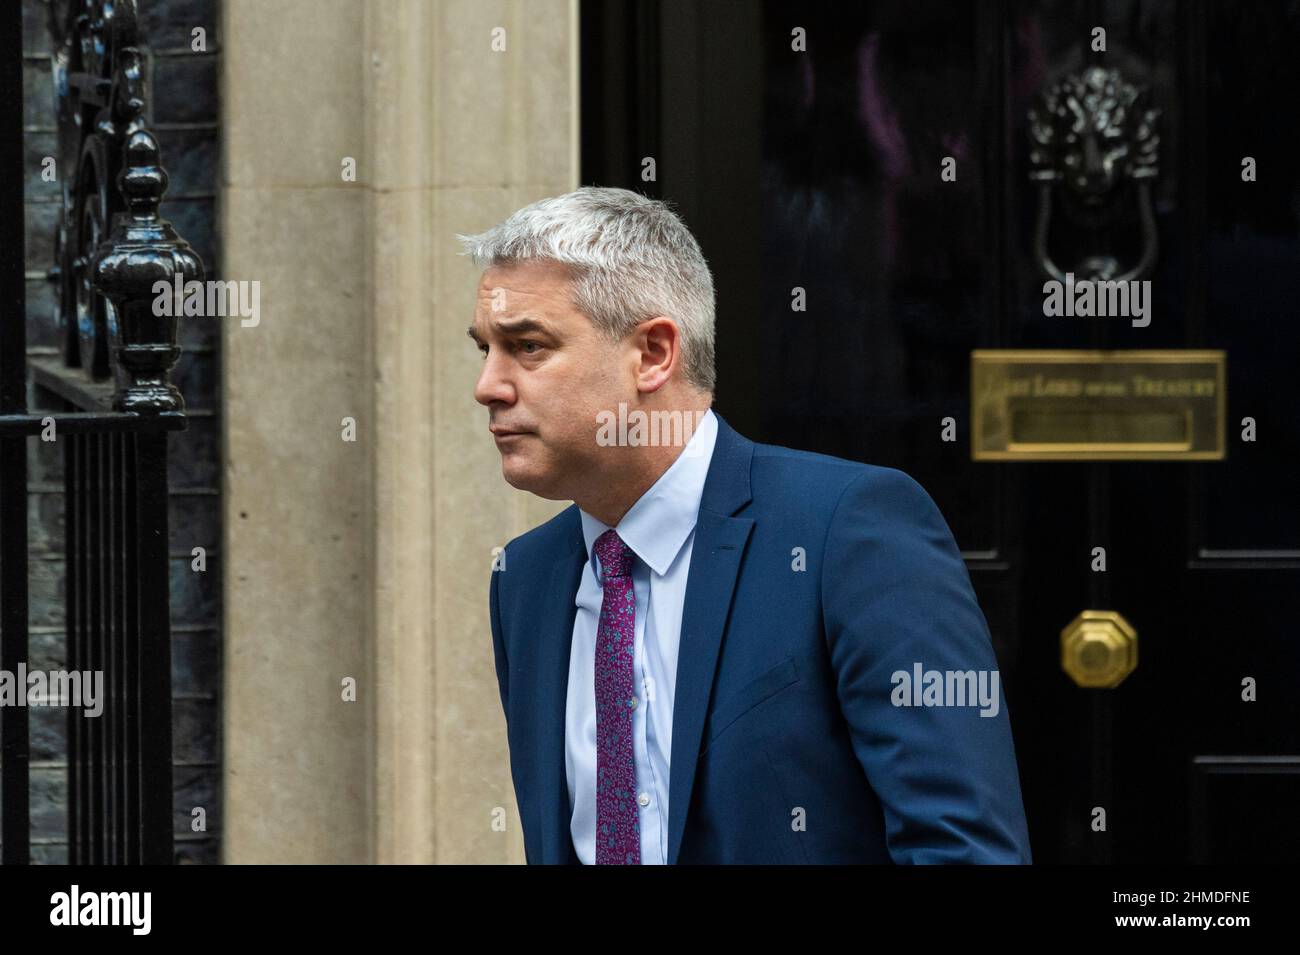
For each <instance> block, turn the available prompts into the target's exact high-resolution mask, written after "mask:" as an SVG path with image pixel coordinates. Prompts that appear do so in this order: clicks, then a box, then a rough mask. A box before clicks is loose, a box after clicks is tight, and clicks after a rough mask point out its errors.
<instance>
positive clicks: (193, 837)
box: [22, 0, 221, 863]
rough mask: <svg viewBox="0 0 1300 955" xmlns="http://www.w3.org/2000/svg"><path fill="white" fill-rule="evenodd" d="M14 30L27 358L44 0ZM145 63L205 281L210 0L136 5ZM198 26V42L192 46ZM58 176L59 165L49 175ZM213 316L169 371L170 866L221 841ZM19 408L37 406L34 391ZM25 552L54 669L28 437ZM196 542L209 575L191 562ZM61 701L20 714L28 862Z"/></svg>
mask: <svg viewBox="0 0 1300 955" xmlns="http://www.w3.org/2000/svg"><path fill="white" fill-rule="evenodd" d="M22 2H23V26H24V42H23V51H24V64H23V65H24V83H25V106H26V111H25V118H24V127H23V135H24V141H25V146H26V156H27V161H26V174H27V188H26V199H27V204H26V213H27V223H26V224H27V229H26V231H27V329H28V331H27V334H28V352H29V353H30V354H42V353H43V354H49V353H53V352H55V351H56V350H57V340H58V339H57V330H56V326H55V322H54V317H53V308H54V304H53V297H52V290H51V288H50V286H49V285H48V284H47V282H46V281H45V272H46V269H48V268H49V266H50V264H51V262H52V260H53V247H54V244H53V237H54V225H55V222H56V221H57V215H58V209H59V205H58V203H59V195H60V188H61V187H60V185H59V184H58V183H47V182H42V181H41V178H40V170H41V159H42V157H44V156H52V155H55V151H56V146H55V143H56V135H55V129H54V115H55V114H54V100H53V90H52V86H51V76H50V58H49V57H50V43H49V38H48V35H47V33H46V5H45V3H44V2H42V0H22ZM139 7H140V13H141V16H142V18H143V20H144V25H145V29H146V31H147V33H146V37H147V41H148V43H149V46H150V48H151V55H150V58H149V73H148V77H149V83H148V90H149V94H150V114H149V121H150V123H149V124H150V128H151V129H152V130H153V131H154V132H155V133H156V134H157V136H158V140H159V143H160V144H161V146H162V159H163V164H164V166H166V168H167V171H168V173H169V174H170V177H171V184H170V187H169V189H168V192H167V197H166V200H165V201H164V202H163V205H162V215H163V216H164V218H167V219H170V220H171V221H172V222H173V223H174V224H175V226H176V228H177V230H178V231H179V232H180V234H181V235H182V236H184V237H185V238H186V239H187V240H188V241H189V242H190V244H191V245H193V246H194V248H195V250H196V251H197V252H198V253H199V255H201V256H202V257H203V262H204V265H205V266H206V267H207V276H208V277H209V278H220V263H219V262H218V261H217V234H216V226H217V222H216V193H217V175H218V170H219V163H218V157H219V149H220V130H219V128H218V111H219V107H220V104H219V102H218V97H217V75H218V68H219V65H220V63H219V58H220V56H221V47H220V37H219V36H218V34H217V24H218V20H219V16H218V14H219V0H139ZM196 27H202V28H203V29H204V30H205V31H206V33H207V36H206V47H207V49H206V51H205V52H194V51H193V50H191V31H192V30H193V29H194V28H196ZM59 173H60V175H62V174H63V170H59ZM218 321H220V320H219V319H182V320H181V324H180V328H181V332H180V335H181V343H182V345H183V346H184V352H183V355H182V357H181V360H180V363H179V364H178V365H177V367H176V369H175V370H174V373H173V380H174V381H175V382H176V385H177V387H179V388H180V389H181V392H182V393H183V394H184V396H185V403H186V405H187V408H188V410H189V414H190V421H189V430H188V431H186V432H184V433H182V434H173V435H172V436H171V438H170V439H169V440H170V448H169V450H170V467H169V484H170V486H171V499H170V501H169V504H168V512H169V519H170V527H171V601H172V606H171V621H172V681H173V691H172V701H173V713H174V716H173V732H174V742H173V748H172V761H173V766H174V767H175V788H174V797H173V798H174V802H173V806H174V818H175V833H176V859H177V861H178V862H197V863H215V862H217V861H218V859H219V843H220V838H221V806H220V798H221V577H220V574H221V555H220V552H219V549H220V544H221V501H220V491H221V472H220V461H221V457H220V454H221V449H220V420H219V418H218V414H219V411H220V408H221V397H220V393H219V384H220V370H219V369H220V366H219V364H218V362H219V359H220V345H221V340H220V326H219V325H218V324H217V322H218ZM28 401H29V407H31V408H33V409H37V408H40V407H41V404H40V401H39V399H38V396H37V395H36V394H35V393H29V395H28ZM28 449H29V456H30V461H31V467H30V471H29V478H28V491H29V495H28V506H29V515H30V516H29V521H30V536H31V542H32V559H31V601H30V608H31V609H30V623H31V658H32V659H31V664H30V666H31V667H33V668H41V669H58V668H62V667H63V666H64V633H63V621H64V612H63V597H64V589H63V588H64V579H63V570H64V568H63V557H62V553H61V551H62V540H63V494H62V471H61V467H60V460H59V455H58V454H57V452H56V451H55V450H54V447H53V446H52V445H51V444H50V443H47V442H42V441H40V440H39V439H37V438H32V439H30V441H29V442H28ZM194 547H203V548H204V549H205V550H206V551H207V570H206V572H203V573H199V572H196V571H193V570H191V562H192V556H191V552H192V549H193V548H194ZM66 717H67V711H66V710H65V709H63V708H55V707H50V708H42V707H36V708H33V709H32V710H31V711H30V718H31V733H32V764H31V793H32V800H31V801H32V861H33V862H37V863H61V862H66V861H67V841H66V840H67V813H66V798H65V797H66V785H67V778H66V769H65V766H64V758H65V752H66V750H65V745H66V738H65V737H66V734H65V722H66ZM196 806H201V807H203V808H204V809H205V811H206V813H207V831H206V832H197V833H196V832H193V831H192V827H191V818H192V810H193V809H194V807H196Z"/></svg>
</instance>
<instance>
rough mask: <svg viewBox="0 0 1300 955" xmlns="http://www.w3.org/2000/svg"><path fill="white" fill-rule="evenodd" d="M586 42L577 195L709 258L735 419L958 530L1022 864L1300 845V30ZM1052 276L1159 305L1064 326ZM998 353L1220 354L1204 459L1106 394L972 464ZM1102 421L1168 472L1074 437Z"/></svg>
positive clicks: (876, 15) (1230, 24)
mask: <svg viewBox="0 0 1300 955" xmlns="http://www.w3.org/2000/svg"><path fill="white" fill-rule="evenodd" d="M583 25H584V30H583V70H584V79H583V130H584V145H583V182H584V183H586V184H599V185H619V186H625V187H628V188H634V189H638V190H640V191H643V192H646V193H648V194H651V195H657V196H661V197H663V198H667V199H670V200H672V201H673V202H674V203H675V205H676V206H677V207H678V208H679V209H680V210H681V211H682V213H683V215H684V217H685V218H686V220H687V222H688V223H689V224H690V226H691V227H692V229H693V230H694V231H695V232H696V234H697V236H698V237H699V238H700V241H701V244H702V246H703V248H704V252H705V255H706V256H707V257H708V258H709V261H710V263H711V265H712V266H713V268H714V271H715V275H716V278H717V287H718V296H719V302H718V380H719V389H718V394H717V407H718V409H719V410H720V411H721V412H722V413H723V414H725V415H727V417H728V419H729V420H731V421H733V422H734V423H735V424H736V425H737V426H738V427H739V428H740V429H741V430H742V432H744V433H746V434H748V435H749V436H751V437H753V438H755V439H757V440H761V441H767V442H771V443H776V444H785V445H790V446H794V447H801V448H808V449H811V450H816V451H822V452H825V453H830V454H836V455H840V456H843V457H847V458H853V459H856V460H860V461H866V462H870V463H874V464H883V465H889V466H894V467H899V468H902V469H904V470H905V471H907V472H908V473H910V474H912V475H913V476H914V477H915V478H917V480H919V481H920V482H921V483H922V484H923V485H924V486H925V487H926V488H927V489H928V490H929V491H930V493H931V494H932V495H933V496H934V498H935V499H936V501H937V502H938V504H939V506H940V508H941V509H942V510H943V512H944V514H945V516H946V517H947V519H948V522H949V524H950V526H951V527H952V530H953V532H954V535H955V537H956V539H957V542H958V544H959V546H960V547H961V548H962V551H963V553H964V555H965V556H966V560H967V566H968V568H969V570H970V573H971V577H972V580H973V582H974V584H975V587H976V590H977V592H978V594H979V597H980V601H981V605H982V606H983V608H984V612H985V615H986V616H987V618H988V621H989V626H990V630H991V632H992V634H993V638H994V642H995V645H996V648H997V651H998V656H999V661H1000V666H1001V668H1002V677H1003V685H1004V686H1005V688H1006V692H1007V696H1008V701H1009V707H1010V714H1011V720H1012V725H1013V728H1014V732H1015V738H1016V746H1017V756H1018V759H1019V765H1020V771H1021V778H1022V783H1023V791H1024V795H1025V802H1026V811H1027V812H1028V815H1029V825H1030V835H1031V838H1032V841H1033V850H1034V856H1035V860H1036V861H1038V862H1047V863H1052V862H1114V863H1134V862H1161V861H1163V862H1182V861H1189V862H1196V861H1206V862H1229V861H1241V862H1267V861H1291V860H1293V859H1294V858H1295V857H1296V854H1297V851H1300V822H1297V820H1296V819H1295V815H1294V812H1293V811H1292V810H1293V807H1294V806H1296V805H1298V804H1300V739H1298V738H1297V737H1298V736H1300V703H1298V702H1297V692H1296V691H1297V688H1298V687H1300V626H1298V622H1300V500H1298V499H1297V498H1298V495H1297V486H1298V485H1297V475H1296V471H1295V462H1296V461H1297V460H1300V454H1297V453H1296V452H1297V449H1298V447H1300V397H1297V391H1296V386H1295V379H1296V377H1297V372H1298V371H1300V325H1298V324H1297V321H1296V315H1295V314H1294V312H1295V308H1296V304H1295V303H1296V302H1298V301H1300V170H1298V168H1297V163H1296V158H1295V157H1296V156H1297V155H1300V135H1298V134H1297V127H1296V123H1295V121H1294V100H1295V96H1296V94H1297V92H1300V9H1298V8H1297V7H1296V6H1295V5H1294V4H1291V3H1285V2H1281V0H1278V2H1271V0H1270V2H1262V3H1258V4H1241V3H1235V2H1232V0H1218V2H1203V3H1196V2H1183V3H1175V2H1172V0H1166V2H1107V3H1090V2H1082V0H1080V2H1018V3H1016V2H991V0H979V2H975V0H969V2H965V3H962V2H955V0H935V2H922V0H895V2H877V3H872V4H861V5H832V4H827V5H824V6H817V5H810V4H807V3H778V2H770V3H763V4H750V3H728V2H718V3H704V4H694V3H685V2H664V3H647V2H640V3H632V4H626V5H624V4H614V3H607V2H590V0H589V2H587V3H584V9H583ZM647 158H650V159H653V163H652V164H650V165H647V163H646V162H645V160H646V159H647ZM647 168H651V169H652V170H653V178H652V179H647V178H646V173H645V170H646V169H647ZM1044 203H1047V207H1046V214H1045V205H1044ZM1064 272H1068V273H1069V274H1070V277H1071V278H1074V277H1077V278H1079V279H1080V280H1083V279H1086V278H1094V279H1108V280H1123V281H1134V282H1147V283H1149V285H1147V286H1144V288H1146V290H1147V299H1146V300H1145V305H1144V306H1143V307H1144V308H1145V310H1146V314H1145V315H1144V316H1142V315H1137V314H1134V315H1132V316H1130V315H1128V314H1125V315H1120V316H1117V317H1116V316H1107V317H1098V316H1096V315H1095V314H1094V315H1092V316H1081V315H1078V314H1073V315H1061V314H1048V313H1047V312H1049V311H1050V308H1048V307H1047V305H1046V300H1047V294H1046V293H1045V288H1046V286H1045V282H1046V281H1047V280H1049V279H1051V278H1052V277H1053V276H1054V275H1055V276H1060V275H1061V274H1062V273H1064ZM1135 288H1136V286H1135ZM1132 304H1133V303H1130V306H1132ZM1130 310H1131V309H1130ZM989 350H998V351H1000V352H1005V353H1013V354H1014V353H1021V354H1022V355H1023V353H1025V352H1027V351H1029V350H1034V351H1036V352H1040V353H1048V354H1052V355H1055V356H1057V359H1060V358H1062V357H1064V358H1065V359H1067V360H1068V359H1071V358H1072V357H1075V356H1076V355H1083V354H1085V353H1086V354H1091V355H1103V356H1106V357H1105V359H1104V360H1107V361H1116V360H1117V361H1121V362H1122V361H1125V360H1127V359H1126V357H1125V356H1126V355H1128V356H1132V355H1134V354H1136V353H1139V352H1141V353H1159V354H1162V355H1164V356H1165V358H1164V360H1168V359H1169V358H1170V357H1178V356H1177V355H1176V354H1175V353H1180V352H1181V353H1185V354H1186V355H1187V356H1195V355H1198V354H1203V353H1207V352H1209V353H1212V354H1213V353H1221V360H1222V367H1223V379H1222V381H1220V382H1218V383H1217V386H1216V387H1217V389H1218V390H1217V391H1216V392H1214V396H1215V398H1216V399H1226V400H1222V404H1221V407H1217V408H1216V407H1213V406H1214V405H1215V402H1214V401H1210V402H1209V403H1208V405H1205V404H1203V405H1202V406H1200V407H1199V408H1198V410H1197V412H1196V419H1197V421H1198V422H1199V423H1202V424H1203V423H1205V422H1204V421H1203V420H1202V419H1205V420H1208V421H1211V422H1212V424H1213V427H1211V428H1210V430H1211V431H1214V430H1215V429H1216V428H1217V429H1218V431H1219V433H1218V434H1217V437H1216V438H1215V440H1213V441H1212V442H1211V444H1212V445H1213V448H1212V453H1192V452H1191V450H1189V449H1190V444H1187V443H1184V444H1180V432H1178V429H1179V428H1182V427H1183V426H1184V425H1186V426H1187V427H1189V428H1190V427H1192V425H1191V424H1189V423H1188V422H1190V420H1191V418H1190V417H1189V418H1188V419H1187V422H1185V421H1183V420H1182V419H1181V418H1180V417H1179V415H1178V414H1175V413H1172V412H1170V410H1169V409H1170V408H1173V409H1175V410H1177V409H1178V408H1179V407H1181V406H1179V405H1178V404H1177V402H1175V403H1174V404H1172V405H1168V404H1166V405H1159V406H1157V405H1155V404H1153V405H1151V409H1154V410H1151V409H1148V410H1150V414H1149V415H1148V416H1147V417H1145V418H1143V417H1142V416H1141V415H1140V414H1139V415H1137V416H1136V417H1135V416H1134V414H1133V413H1134V412H1135V411H1138V412H1141V411H1143V408H1144V407H1145V406H1143V407H1142V408H1140V407H1139V405H1140V404H1141V402H1140V401H1139V400H1138V397H1137V396H1130V398H1124V399H1111V404H1110V405H1108V406H1106V407H1107V408H1109V409H1110V411H1106V412H1104V413H1099V409H1101V407H1102V406H1101V405H1100V404H1097V403H1093V404H1090V403H1089V402H1090V401H1091V399H1089V398H1087V397H1086V396H1085V397H1084V398H1083V399H1081V400H1080V401H1078V402H1076V403H1075V404H1074V405H1073V406H1072V407H1073V411H1070V412H1068V413H1067V412H1063V411H1061V410H1060V408H1057V410H1056V411H1053V412H1051V413H1048V414H1045V415H1040V416H1039V419H1038V420H1037V421H1036V422H1035V421H1031V420H1028V419H1026V420H1025V421H1022V422H1020V423H1019V424H1017V425H1016V426H1015V427H1018V428H1023V429H1024V434H1025V435H1032V434H1034V433H1037V435H1038V439H1039V440H1040V444H1039V445H1038V446H1039V447H1046V446H1048V445H1050V444H1051V443H1052V442H1053V441H1058V445H1057V448H1058V450H1059V449H1060V448H1064V447H1072V448H1074V453H1072V454H1067V455H1061V454H1056V455H1040V456H1037V457H1036V456H1035V455H1034V454H1033V453H1030V454H1025V455H1021V456H1019V457H1017V456H1016V455H1015V454H1012V455H1008V456H1004V457H1002V458H999V459H985V458H984V457H982V456H981V455H979V454H977V453H976V451H977V450H978V449H977V447H976V446H975V444H974V443H973V442H972V429H973V427H974V426H975V424H976V421H975V417H976V414H978V413H979V410H980V409H979V408H978V406H976V407H973V405H972V380H971V378H972V373H971V369H972V353H973V352H979V353H985V352H987V351H989ZM1145 367H1146V366H1142V365H1136V366H1134V365H1130V366H1128V371H1127V372H1126V373H1125V374H1127V375H1128V377H1129V378H1130V379H1133V378H1135V377H1136V376H1137V373H1136V372H1135V371H1134V368H1137V369H1138V370H1139V371H1143V369H1144V368H1145ZM1144 373H1145V372H1144ZM1151 387H1153V386H1151ZM1111 411H1113V412H1114V414H1111ZM1071 415H1073V416H1074V419H1077V420H1074V423H1073V424H1071V420H1073V419H1071ZM1189 415H1190V412H1189ZM1134 421H1138V422H1139V423H1137V424H1134V423H1133V422H1134ZM1079 422H1083V424H1082V425H1080V424H1079ZM1099 422H1100V423H1099ZM1198 426H1199V425H1198ZM1107 428H1110V429H1112V430H1113V431H1114V434H1109V437H1111V438H1117V439H1121V440H1119V443H1120V444H1123V440H1122V439H1125V438H1132V437H1133V436H1134V435H1133V433H1132V432H1131V430H1130V429H1133V428H1136V429H1138V430H1139V431H1141V430H1142V429H1144V428H1145V429H1149V430H1151V435H1148V436H1149V437H1150V438H1151V442H1152V443H1150V444H1149V447H1152V448H1155V447H1159V448H1163V449H1164V451H1162V452H1160V454H1158V455H1155V456H1156V457H1160V458H1161V459H1159V460H1155V459H1152V457H1153V456H1152V455H1148V457H1147V459H1130V458H1138V457H1139V456H1138V455H1131V454H1129V453H1128V452H1127V451H1126V450H1124V449H1122V448H1121V449H1120V451H1119V452H1118V453H1117V452H1116V449H1115V447H1114V442H1111V443H1110V444H1108V443H1107V441H1105V440H1097V441H1094V442H1092V443H1091V444H1089V442H1088V441H1086V440H1082V441H1081V440H1079V439H1080V438H1081V437H1082V438H1086V437H1087V436H1088V435H1089V434H1091V435H1092V436H1093V437H1094V438H1096V437H1097V436H1098V435H1099V434H1101V433H1102V432H1104V431H1106V429H1107ZM1035 429H1037V432H1035ZM1090 429H1091V430H1090ZM1161 429H1173V430H1172V431H1170V432H1169V433H1163V432H1162V431H1161ZM1013 430H1014V428H1013ZM1157 432H1159V433H1157ZM1175 432H1178V433H1175ZM1013 437H1014V436H1013ZM1022 437H1023V435H1022ZM1103 437H1105V435H1103ZM1026 440H1028V439H1026ZM1013 443H1014V441H1013ZM1029 444H1032V442H1029ZM1029 444H1026V445H1025V446H1026V447H1028V446H1029ZM1140 444H1141V442H1136V443H1135V444H1134V446H1138V445H1140ZM1180 448H1183V450H1180ZM1202 450H1203V449H1202ZM1061 457H1066V458H1067V459H1066V460H1060V459H1059V458H1061ZM1049 458H1057V459H1049ZM1085 611H1094V612H1097V613H1095V614H1091V615H1087V616H1085V617H1082V618H1081V615H1083V614H1084V612H1085ZM1072 624H1073V625H1074V628H1075V629H1074V631H1071V637H1070V639H1066V640H1064V641H1063V637H1062V632H1063V631H1066V630H1069V628H1070V627H1071V625H1072ZM1081 634H1082V635H1084V636H1087V637H1088V639H1087V640H1083V639H1082V637H1081ZM1063 644H1064V645H1063ZM1090 667H1092V668H1093V671H1097V670H1098V669H1100V670H1102V671H1109V672H1110V679H1109V684H1110V685H1089V679H1088V673H1089V672H1090V671H1089V668H1090ZM1094 675H1095V673H1094ZM1093 682H1096V681H1095V680H1094V681H1093ZM1103 682H1106V681H1103Z"/></svg>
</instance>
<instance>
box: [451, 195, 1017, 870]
mask: <svg viewBox="0 0 1300 955" xmlns="http://www.w3.org/2000/svg"><path fill="white" fill-rule="evenodd" d="M460 238H461V240H462V242H463V243H464V244H465V247H466V249H467V251H468V252H469V253H470V254H471V255H473V257H474V260H475V262H476V264H478V266H479V267H480V268H481V269H483V277H482V280H481V281H480V284H479V292H478V303H477V307H476V309H475V315H474V323H473V325H471V326H470V328H469V334H470V337H471V338H473V339H474V341H475V343H476V344H477V345H478V347H479V349H480V351H481V352H482V353H483V357H484V364H483V370H482V372H481V374H480V376H479V380H478V382H477V385H476V387H475V398H476V400H477V401H478V402H479V403H481V404H483V405H484V406H485V407H487V408H488V410H489V412H490V419H489V430H490V431H491V432H492V434H493V437H494V440H495V442H496V444H497V448H498V450H499V451H500V454H501V461H502V473H503V476H504V477H505V479H506V481H507V482H508V483H510V484H511V485H512V486H514V487H516V488H520V489H525V490H528V491H530V492H532V493H534V494H537V495H539V496H541V497H544V498H547V499H549V500H571V501H573V505H572V506H570V507H569V508H567V509H566V510H564V511H562V512H561V513H560V514H559V515H558V516H556V517H555V518H553V519H552V520H550V521H548V522H547V523H545V524H543V525H541V526H540V527H537V528H535V529H533V530H532V531H529V532H528V533H526V534H524V535H522V536H521V537H518V538H516V539H514V540H512V541H510V542H509V543H508V544H507V545H506V547H505V548H504V553H503V555H502V558H501V559H500V560H499V562H498V564H497V565H496V566H495V567H494V570H493V573H492V580H491V587H490V594H489V601H490V610H491V625H492V641H493V648H494V652H495V660H496V672H497V681H498V685H499V689H500V695H501V705H502V707H503V709H504V712H505V716H506V724H507V735H508V740H509V747H510V766H511V773H512V776H513V779H514V785H515V793H516V796H517V799H518V804H519V812H520V818H521V822H522V824H523V831H524V847H525V854H526V857H527V860H528V861H529V862H530V863H573V862H583V863H588V864H592V863H595V864H628V863H630V864H652V863H665V864H673V863H776V862H784V863H827V862H829V863H853V862H880V863H887V862H891V861H892V862H898V863H903V862H910V863H931V862H956V863H1028V862H1030V861H1031V857H1030V848H1029V838H1028V833H1027V830H1026V825H1025V817H1024V809H1023V807H1022V804H1021V796H1020V784H1019V778H1018V772H1017V767H1016V759H1015V752H1014V748H1013V744H1012V737H1011V726H1010V722H1009V719H1008V715H1009V714H1008V710H1007V706H1006V701H1005V696H1004V695H1003V693H1002V690H1001V683H1000V679H999V675H998V670H997V661H996V659H995V657H994V653H993V649H992V645H991V643H990V639H989V633H988V627H987V624H986V623H985V620H984V616H983V614H982V613H981V611H980V608H979V605H978V603H977V601H976V598H975V594H974V592H973V590H972V588H971V584H970V577H969V574H968V573H967V571H966V567H965V565H964V563H963V562H962V559H961V556H960V554H959V552H958V550H957V547H956V545H955V543H954V541H953V538H952V534H951V532H950V531H949V529H948V526H947V524H946V523H945V522H944V519H943V517H942V516H941V515H940V513H939V511H938V509H937V508H936V507H935V505H934V502H933V501H932V500H931V499H930V497H929V496H928V495H927V494H926V492H925V491H924V490H923V489H922V488H921V487H920V486H919V485H918V484H917V483H916V482H915V481H913V480H912V479H911V478H910V477H908V476H907V475H906V474H904V473H903V472H901V471H898V470H894V469H892V468H886V467H875V466H871V465H867V464H861V463H857V462H853V461H847V460H843V459H840V458H834V457H830V456H827V455H822V454H815V453H810V452H804V451H796V450H791V449H788V448H781V447H775V446H771V445H765V444H758V443H755V442H752V441H750V440H748V439H746V438H745V437H743V436H742V435H740V434H738V433H737V432H736V431H735V430H734V429H733V428H731V427H730V426H729V425H728V423H727V422H726V421H725V420H724V419H723V418H722V416H721V415H719V414H717V413H716V412H714V411H713V410H712V403H713V392H714V377H713V346H714V333H713V308H714V295H713V283H712V276H711V274H710V272H709V269H708V266H707V264H706V263H705V260H704V258H703V256H702V255H701V253H700V249H699V246H698V244H697V243H696V242H695V239H694V238H693V237H692V236H691V234H690V232H689V230H688V229H687V228H686V226H685V225H684V224H683V223H682V222H681V221H680V219H679V218H678V217H677V216H676V215H675V214H674V213H673V212H672V210H671V209H670V208H668V207H667V206H666V205H665V204H664V203H662V202H658V201H653V200H650V199H647V198H645V197H643V196H640V195H637V194H636V193H633V192H629V191H627V190H622V189H599V188H584V189H579V190H578V191H576V192H573V193H569V194H567V195H564V196H558V197H555V198H552V199H546V200H542V201H540V202H537V203H534V204H532V205H530V206H527V207H525V208H523V209H521V210H519V211H518V212H516V213H515V214H514V215H512V216H511V217H510V218H508V219H506V220H505V221H504V222H502V223H500V224H499V225H497V226H494V227H493V228H491V229H489V230H488V231H487V232H484V233H482V234H480V235H476V236H461V237H460Z"/></svg>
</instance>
